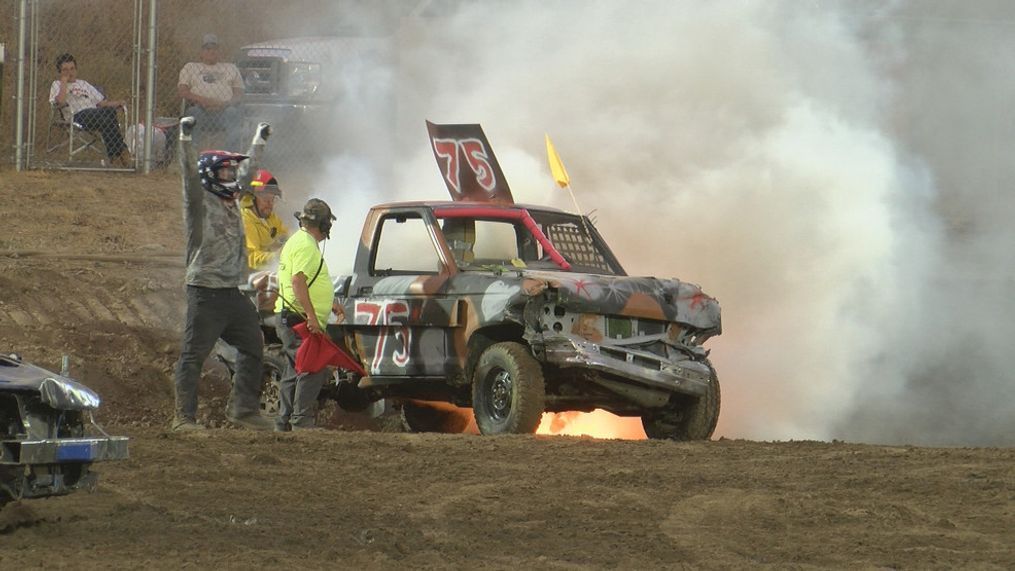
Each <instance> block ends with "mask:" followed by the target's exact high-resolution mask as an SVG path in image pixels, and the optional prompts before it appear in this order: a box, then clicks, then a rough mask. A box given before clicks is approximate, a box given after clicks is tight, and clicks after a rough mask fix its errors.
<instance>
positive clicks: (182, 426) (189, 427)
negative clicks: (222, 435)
mask: <svg viewBox="0 0 1015 571" xmlns="http://www.w3.org/2000/svg"><path fill="white" fill-rule="evenodd" d="M172 429H173V432H192V431H195V430H207V428H206V427H205V425H203V424H200V423H198V422H197V421H196V420H194V419H193V418H186V417H179V416H178V417H176V418H175V419H173V425H172Z"/></svg>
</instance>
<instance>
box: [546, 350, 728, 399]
mask: <svg viewBox="0 0 1015 571" xmlns="http://www.w3.org/2000/svg"><path fill="white" fill-rule="evenodd" d="M545 348H546V360H547V362H548V363H550V364H553V365H556V366H558V367H581V368H586V369H593V370H596V371H599V372H602V373H606V374H609V375H614V376H618V377H623V378H625V379H630V380H632V381H636V382H638V383H640V384H642V385H647V386H649V387H652V388H656V389H664V390H666V391H670V392H676V393H682V394H686V395H691V396H695V397H700V396H703V395H704V394H705V393H706V392H707V391H708V388H709V384H710V383H711V382H712V380H711V379H712V374H711V371H710V370H709V368H708V365H706V364H704V363H700V362H698V361H693V360H691V359H686V360H680V361H672V360H670V359H666V358H664V357H660V356H659V355H656V354H654V353H650V352H648V351H639V350H637V349H629V348H626V347H620V346H616V345H602V344H598V343H592V342H590V341H586V340H585V339H583V338H581V337H577V336H574V335H558V336H554V337H551V338H547V339H545Z"/></svg>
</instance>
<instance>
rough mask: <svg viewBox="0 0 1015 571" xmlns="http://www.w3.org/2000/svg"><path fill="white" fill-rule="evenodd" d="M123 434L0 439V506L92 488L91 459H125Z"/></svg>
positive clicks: (93, 479) (93, 481)
mask: <svg viewBox="0 0 1015 571" xmlns="http://www.w3.org/2000/svg"><path fill="white" fill-rule="evenodd" d="M127 440H128V439H127V438H126V437H123V436H108V437H84V438H45V439H29V440H2V441H0V505H3V504H4V503H5V502H6V501H10V500H15V499H30V498H46V497H51V496H60V495H64V494H69V493H71V492H73V491H75V490H81V489H89V490H90V489H94V488H95V485H96V483H97V481H98V476H97V475H96V474H95V472H92V471H91V466H92V464H93V463H94V462H101V461H105V460H125V459H126V458H127V457H128V452H127Z"/></svg>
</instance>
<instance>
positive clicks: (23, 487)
mask: <svg viewBox="0 0 1015 571" xmlns="http://www.w3.org/2000/svg"><path fill="white" fill-rule="evenodd" d="M99 402H100V400H99V396H98V395H97V394H95V392H93V391H92V390H91V389H89V388H88V387H86V386H84V385H82V384H81V383H78V382H77V381H74V380H72V379H70V378H68V377H66V376H64V375H58V374H56V373H52V372H50V371H47V370H45V369H42V368H39V367H36V366H34V365H30V364H28V363H24V362H22V361H21V358H20V357H18V356H17V355H16V354H12V355H0V505H3V504H4V503H7V502H9V501H12V500H15V499H21V498H39V497H45V496H54V495H60V494H66V493H68V492H72V491H74V490H77V489H81V488H90V487H93V486H94V485H95V482H96V474H95V473H93V472H92V471H91V466H92V464H93V463H94V462H100V461H105V460H123V459H125V458H127V438H126V437H123V436H110V435H108V434H106V433H105V431H103V430H102V428H101V427H99V426H98V425H97V424H95V422H94V420H93V419H92V411H94V410H95V409H96V408H98V406H99Z"/></svg>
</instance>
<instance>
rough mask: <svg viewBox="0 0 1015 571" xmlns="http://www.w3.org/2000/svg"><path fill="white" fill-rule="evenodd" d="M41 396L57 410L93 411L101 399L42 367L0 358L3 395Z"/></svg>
mask: <svg viewBox="0 0 1015 571" xmlns="http://www.w3.org/2000/svg"><path fill="white" fill-rule="evenodd" d="M6 391H12V392H22V393H39V395H40V396H41V398H42V401H43V402H45V403H46V404H48V405H49V406H51V407H53V408H55V409H57V410H93V409H96V408H98V407H99V403H100V402H101V399H99V395H98V394H96V393H95V392H94V391H92V390H91V389H89V388H88V387H86V386H84V385H82V384H81V383H79V382H77V381H75V380H72V379H68V378H67V377H64V376H62V375H58V374H56V373H53V372H50V371H47V370H46V369H43V368H41V367H36V366H35V365H30V364H28V363H23V362H21V361H18V360H16V359H13V358H11V357H7V356H0V392H6Z"/></svg>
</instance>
